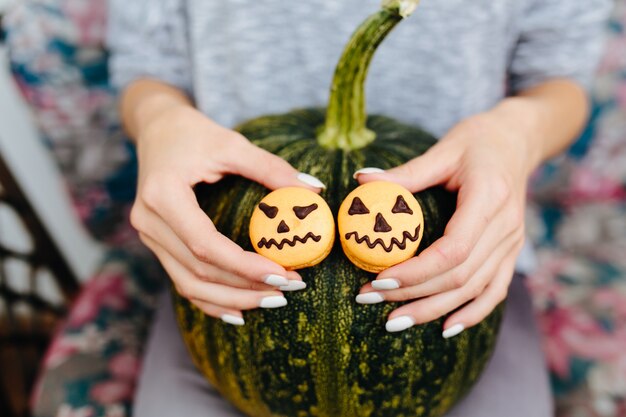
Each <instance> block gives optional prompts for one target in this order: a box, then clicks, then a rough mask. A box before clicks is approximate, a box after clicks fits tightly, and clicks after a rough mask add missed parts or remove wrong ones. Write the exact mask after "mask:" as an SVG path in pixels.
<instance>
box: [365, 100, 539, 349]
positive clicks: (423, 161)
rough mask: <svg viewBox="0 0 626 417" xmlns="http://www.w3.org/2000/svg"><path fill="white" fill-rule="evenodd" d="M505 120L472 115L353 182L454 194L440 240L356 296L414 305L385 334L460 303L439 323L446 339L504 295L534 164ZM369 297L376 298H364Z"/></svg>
mask: <svg viewBox="0 0 626 417" xmlns="http://www.w3.org/2000/svg"><path fill="white" fill-rule="evenodd" d="M520 117H522V115H520ZM509 121H510V120H509V119H508V116H505V113H503V114H500V113H499V112H498V111H497V108H496V109H495V110H493V111H491V112H487V113H482V114H479V115H477V116H473V117H471V118H469V119H466V120H464V121H463V122H461V123H460V124H458V125H457V126H456V127H454V128H453V129H452V130H451V131H450V132H449V133H448V134H447V135H446V137H444V138H443V139H442V140H441V141H439V142H438V143H437V144H436V145H435V146H433V147H432V148H431V149H430V150H429V151H428V152H426V153H425V154H423V155H422V156H419V157H417V158H415V159H413V160H411V161H409V162H407V163H406V164H404V165H401V166H399V167H397V168H394V169H391V170H388V171H386V172H384V173H375V174H359V175H358V180H359V182H360V183H366V182H370V181H377V180H385V181H392V182H396V183H398V184H401V185H403V186H404V187H406V188H408V189H409V190H410V191H411V192H417V191H421V190H424V189H426V188H428V187H431V186H434V185H437V184H442V185H444V186H445V188H446V189H448V190H450V191H457V192H458V203H457V208H456V211H455V213H454V215H453V217H452V219H451V220H450V222H449V223H448V225H447V227H446V229H445V233H444V235H443V236H442V237H441V238H440V239H439V240H437V241H436V242H435V243H433V244H432V245H431V246H430V247H429V248H427V249H426V250H424V251H423V252H422V253H420V254H419V255H418V256H417V257H414V258H412V259H410V260H408V261H406V262H403V263H401V264H399V265H396V266H393V267H391V268H389V269H387V270H385V271H383V272H381V273H380V274H379V275H378V277H377V279H376V280H375V281H373V282H372V283H370V284H367V285H366V286H364V287H363V288H362V290H361V294H360V295H359V297H357V301H358V302H361V303H365V304H367V303H373V302H379V301H380V300H381V299H383V300H384V301H407V300H416V301H413V302H412V303H409V304H406V305H404V306H402V307H400V308H398V309H397V310H395V311H394V312H392V313H391V315H390V316H389V321H388V322H387V326H386V327H387V330H388V331H391V332H393V331H402V330H405V329H407V328H409V327H411V326H413V325H416V324H420V323H426V322H429V321H432V320H435V319H437V318H439V317H441V316H443V315H445V314H447V313H450V312H452V311H454V310H456V309H458V308H459V307H461V306H463V307H462V308H461V309H459V310H458V311H456V312H455V313H454V314H452V315H451V316H450V317H449V318H448V319H447V320H446V322H445V324H444V332H443V336H444V337H452V336H455V335H457V334H458V333H460V332H461V331H463V330H464V329H465V328H468V327H471V326H473V325H475V324H477V323H479V322H480V321H481V320H482V319H484V318H485V317H486V316H487V315H489V313H490V312H491V311H492V310H493V309H494V308H495V307H496V306H497V305H498V304H499V303H500V302H501V301H502V300H504V298H505V297H506V295H507V292H508V287H509V284H510V282H511V279H512V277H513V271H514V267H515V261H516V258H517V256H518V254H519V252H520V250H521V248H522V246H523V243H524V235H525V233H524V207H525V195H526V186H527V181H528V177H529V176H530V174H531V172H532V171H533V169H534V168H535V167H536V166H537V164H538V160H539V159H540V158H539V156H538V154H539V152H538V151H537V150H536V149H532V147H531V146H530V145H529V144H530V143H532V141H530V140H527V139H528V138H527V137H525V134H524V133H522V132H521V131H516V130H515V129H512V128H511V126H513V125H515V123H508V122H509ZM357 174H358V173H357ZM372 292H376V293H378V294H379V295H368V296H363V294H364V293H372Z"/></svg>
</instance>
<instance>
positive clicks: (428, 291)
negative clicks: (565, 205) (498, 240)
mask: <svg viewBox="0 0 626 417" xmlns="http://www.w3.org/2000/svg"><path fill="white" fill-rule="evenodd" d="M515 246H516V244H515V241H513V240H512V239H509V241H508V242H506V243H503V244H501V245H500V246H499V247H498V250H497V253H494V254H493V256H491V257H489V258H487V259H486V260H485V261H481V263H480V264H479V265H478V266H477V268H476V270H475V271H474V270H473V266H472V268H471V269H472V272H471V273H468V272H467V271H468V267H466V266H465V265H461V266H459V267H457V268H455V269H453V270H451V271H448V272H446V273H444V274H443V275H440V276H437V277H435V278H432V279H430V280H428V281H426V282H424V283H422V284H418V285H414V286H410V287H406V288H400V289H397V290H390V291H378V290H376V289H374V288H372V286H371V284H368V285H366V286H365V287H364V288H363V290H362V292H361V294H359V296H357V302H359V300H360V301H363V300H365V301H368V300H372V301H375V300H380V301H388V302H398V301H406V300H415V299H418V298H423V297H428V296H433V295H436V294H441V293H445V292H447V291H454V290H457V289H463V287H465V286H468V288H474V289H476V290H481V289H482V288H484V286H485V285H486V284H487V282H488V280H490V279H491V278H493V276H494V275H495V273H496V270H497V268H498V265H499V264H500V263H501V262H502V259H503V258H504V257H506V256H507V255H508V254H510V253H511V251H512V250H513V249H514V248H515ZM477 281H480V282H477ZM468 291H469V290H468ZM363 294H369V295H363ZM374 294H376V295H374ZM476 295H477V294H469V296H470V298H472V297H471V296H476ZM367 304H372V303H371V302H370V303H367Z"/></svg>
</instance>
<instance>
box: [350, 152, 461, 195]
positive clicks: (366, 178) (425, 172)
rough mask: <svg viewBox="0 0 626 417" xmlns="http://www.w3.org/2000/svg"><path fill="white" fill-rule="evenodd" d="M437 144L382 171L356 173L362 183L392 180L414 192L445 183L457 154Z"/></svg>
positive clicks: (363, 170) (369, 170)
mask: <svg viewBox="0 0 626 417" xmlns="http://www.w3.org/2000/svg"><path fill="white" fill-rule="evenodd" d="M440 149H441V148H439V147H438V146H437V145H435V146H434V147H432V148H431V149H430V150H428V151H427V152H426V153H424V154H423V155H420V156H418V157H416V158H413V159H411V160H410V161H409V162H406V163H404V164H402V165H399V166H397V167H395V168H392V169H389V170H387V171H382V172H374V173H368V172H372V171H375V170H372V169H369V168H364V169H361V170H359V171H357V172H355V173H354V175H355V177H356V179H357V180H358V181H359V183H360V184H365V183H367V182H372V181H390V182H395V183H397V184H400V185H402V186H403V187H404V188H406V189H408V190H409V191H411V192H412V193H415V192H418V191H422V190H424V189H426V188H429V187H432V186H435V185H438V184H442V183H445V182H446V181H448V180H449V179H450V177H451V176H452V174H453V172H454V167H455V166H456V165H457V160H458V158H456V155H453V154H449V153H447V152H445V151H441V150H440Z"/></svg>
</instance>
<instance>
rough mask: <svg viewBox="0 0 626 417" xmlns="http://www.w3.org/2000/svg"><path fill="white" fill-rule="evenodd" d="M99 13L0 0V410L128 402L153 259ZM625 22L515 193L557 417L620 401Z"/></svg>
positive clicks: (619, 10) (95, 411)
mask: <svg viewBox="0 0 626 417" xmlns="http://www.w3.org/2000/svg"><path fill="white" fill-rule="evenodd" d="M105 14H106V0H0V15H1V16H2V18H1V19H2V20H0V27H2V29H1V30H0V416H2V417H4V416H6V417H22V416H28V415H32V414H34V415H37V416H52V415H56V416H62V417H70V416H85V417H87V416H110V417H113V416H115V417H122V416H126V415H130V413H131V410H132V398H133V392H134V388H135V380H136V376H137V372H138V370H139V366H140V363H141V354H142V348H143V343H144V341H145V336H146V331H147V326H148V323H149V322H150V319H151V314H152V311H153V308H154V302H155V294H156V293H157V292H158V290H159V287H160V285H161V284H160V283H161V282H162V281H161V274H162V272H161V271H160V269H158V268H156V267H155V266H154V262H153V261H152V258H151V256H150V255H149V254H148V253H147V252H146V251H145V249H143V247H142V246H141V245H140V244H139V243H138V241H137V238H136V236H135V234H134V233H133V232H132V230H131V228H130V226H129V224H128V213H129V209H130V204H131V202H132V199H133V190H134V188H135V187H134V183H135V176H136V165H135V155H134V153H133V149H132V146H130V145H129V144H128V143H127V141H126V140H125V138H124V135H123V133H122V131H121V129H120V125H119V120H118V115H117V112H116V103H115V100H116V98H115V91H114V90H113V89H112V88H111V87H110V85H109V82H108V72H107V52H106V50H105V49H104V47H103V37H104V27H105V20H104V18H105ZM625 25H626V0H616V1H615V9H614V13H613V18H612V20H611V21H610V22H609V23H608V25H607V27H606V34H607V44H606V49H605V53H604V58H603V60H602V63H601V65H600V67H599V69H598V72H597V76H596V81H595V85H594V89H593V92H592V97H593V102H594V109H593V113H592V117H591V120H590V122H589V125H588V126H587V128H586V130H585V132H584V133H583V134H582V136H581V137H580V139H579V140H578V141H577V142H576V143H575V144H574V145H573V146H572V147H571V149H570V150H569V151H568V152H567V154H566V155H563V156H562V157H559V158H558V159H556V160H554V161H552V162H550V163H549V164H547V165H545V166H544V167H542V168H541V170H540V171H539V172H538V173H537V174H536V176H535V178H534V180H533V184H532V187H531V191H530V194H529V201H530V204H529V210H528V229H529V235H530V238H531V239H532V240H533V242H534V243H535V245H536V246H537V248H538V252H537V256H538V262H539V268H538V270H537V272H536V273H535V274H534V275H533V276H532V277H531V278H530V280H529V283H528V284H529V287H530V289H531V292H532V294H533V298H534V304H535V307H536V309H535V311H536V314H537V317H538V320H539V323H540V326H541V330H542V332H543V335H544V351H545V354H546V359H547V364H548V366H549V368H550V372H551V378H552V386H553V390H554V395H555V398H556V401H557V415H558V416H559V417H626V28H625ZM59 403H61V404H63V406H62V408H61V410H59V411H58V412H57V411H56V410H55V411H51V410H53V407H54V405H55V404H59Z"/></svg>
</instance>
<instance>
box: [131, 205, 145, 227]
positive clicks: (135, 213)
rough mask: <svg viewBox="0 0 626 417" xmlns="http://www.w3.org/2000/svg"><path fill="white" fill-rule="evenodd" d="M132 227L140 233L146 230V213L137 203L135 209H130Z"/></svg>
mask: <svg viewBox="0 0 626 417" xmlns="http://www.w3.org/2000/svg"><path fill="white" fill-rule="evenodd" d="M130 225H131V226H132V227H133V228H134V229H135V230H138V231H139V230H144V229H145V216H144V212H143V210H142V209H141V207H140V206H139V205H138V204H136V203H135V204H133V207H132V208H131V209H130Z"/></svg>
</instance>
